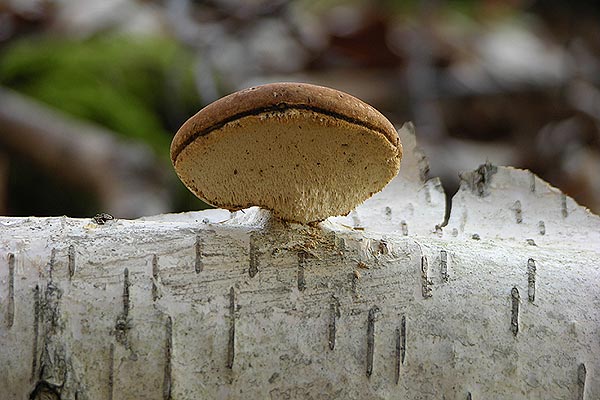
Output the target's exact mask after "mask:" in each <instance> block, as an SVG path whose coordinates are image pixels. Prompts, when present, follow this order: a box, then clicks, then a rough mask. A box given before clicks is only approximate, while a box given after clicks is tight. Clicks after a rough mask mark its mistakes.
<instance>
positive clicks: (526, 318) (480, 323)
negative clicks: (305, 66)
mask: <svg viewBox="0 0 600 400" xmlns="http://www.w3.org/2000/svg"><path fill="white" fill-rule="evenodd" d="M401 134H402V138H403V143H404V144H405V159H404V160H403V163H404V164H403V166H402V168H401V174H400V175H399V176H398V177H397V178H396V179H395V180H394V181H393V182H392V184H391V185H390V186H389V187H388V188H386V189H385V190H384V191H383V192H382V193H380V194H378V195H376V196H375V197H374V198H372V199H370V200H369V201H367V202H366V203H365V204H363V205H362V206H360V207H358V209H357V210H356V211H355V212H353V213H351V214H350V215H349V216H348V217H339V218H331V219H330V220H328V221H326V222H324V223H322V224H320V225H319V226H315V227H307V226H299V225H290V224H285V223H281V222H278V221H275V220H272V219H270V218H269V215H268V213H266V212H264V211H261V210H256V209H251V210H247V211H246V212H245V213H242V212H238V213H235V215H234V216H233V218H232V219H230V214H229V212H227V211H223V210H212V211H206V212H194V213H185V214H179V215H162V216H157V217H154V218H146V219H141V220H115V221H108V222H107V223H106V224H105V225H97V224H96V223H94V222H93V221H92V220H90V219H70V218H65V217H59V218H6V217H5V218H0V307H1V308H0V316H1V317H2V318H0V346H1V347H0V388H2V389H1V390H2V392H1V393H0V397H1V398H3V399H4V398H6V399H28V398H34V399H58V398H60V399H79V400H84V399H209V398H224V399H250V398H256V399H264V398H272V399H291V398H308V399H311V398H312V399H321V398H323V399H325V398H327V399H328V398H344V399H367V398H368V399H534V398H535V399H573V400H582V399H585V400H593V399H598V398H600V376H599V374H600V285H599V283H600V269H599V267H600V266H599V261H598V260H599V256H600V219H599V218H598V217H597V216H595V215H592V214H591V213H589V212H588V211H587V210H585V209H584V208H582V207H580V206H578V205H577V204H576V203H575V202H574V201H573V200H572V199H570V198H569V197H566V196H565V195H563V194H561V193H560V192H559V191H558V190H556V189H554V188H551V187H550V186H549V185H548V184H546V183H545V182H543V181H541V180H540V179H538V178H536V177H534V176H533V175H532V174H530V173H529V172H526V171H519V170H515V169H511V168H504V167H494V166H491V165H486V166H482V167H481V168H480V169H479V170H477V171H474V172H472V173H469V174H465V175H464V176H463V185H462V186H461V188H460V190H459V192H458V193H457V195H456V196H455V197H454V200H453V205H452V210H451V215H450V219H449V222H448V224H447V226H445V227H441V225H442V222H443V217H444V211H445V210H444V209H445V202H444V196H443V190H442V189H441V186H440V184H439V181H437V180H435V179H434V180H426V170H427V168H426V162H425V160H424V158H423V157H422V155H420V153H419V152H418V151H417V150H416V149H415V148H414V146H415V143H414V135H413V134H412V133H411V127H407V129H403V130H402V131H401ZM44 396H45V397H44Z"/></svg>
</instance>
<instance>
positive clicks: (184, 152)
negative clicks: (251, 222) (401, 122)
mask: <svg viewBox="0 0 600 400" xmlns="http://www.w3.org/2000/svg"><path fill="white" fill-rule="evenodd" d="M401 158H402V145H401V143H400V140H399V138H398V134H397V132H396V130H395V129H394V127H393V125H392V124H391V123H390V122H389V121H388V120H387V119H386V118H385V117H384V116H383V115H382V114H381V113H380V112H379V111H377V110H376V109H375V108H373V107H371V106H370V105H368V104H366V103H365V102H363V101H361V100H359V99H357V98H356V97H353V96H351V95H349V94H347V93H343V92H340V91H338V90H335V89H331V88H327V87H323V86H316V85H311V84H306V83H272V84H267V85H262V86H257V87H252V88H249V89H245V90H242V91H239V92H236V93H233V94H230V95H228V96H225V97H223V98H221V99H219V100H217V101H215V102H214V103H212V104H210V105H208V106H206V107H205V108H203V109H202V110H200V111H199V112H198V113H197V114H195V115H194V116H192V117H191V118H190V119H189V120H187V121H186V122H185V123H184V124H183V125H182V127H181V128H180V129H179V131H178V132H177V133H176V135H175V137H174V138H173V141H172V143H171V160H172V162H173V165H174V167H175V171H176V173H177V175H178V176H179V178H180V179H181V181H182V182H183V183H184V184H185V185H186V187H187V188H188V189H189V190H190V191H191V192H192V193H194V194H195V195H196V196H197V197H199V198H200V199H202V200H204V201H205V202H206V203H208V204H211V205H214V206H216V207H219V208H225V209H229V210H239V209H243V208H247V207H251V206H260V207H262V208H265V209H269V210H271V211H272V212H273V214H274V215H275V216H277V217H279V218H281V219H284V220H287V221H294V222H300V223H309V222H316V221H321V220H324V219H326V218H328V217H330V216H334V215H345V214H347V213H349V212H350V211H351V210H352V209H354V208H355V207H356V206H357V205H359V204H360V203H362V202H363V201H365V200H366V199H367V198H369V197H371V196H372V195H373V194H374V193H376V192H378V191H380V190H381V189H383V187H384V186H385V185H386V184H387V183H388V182H389V181H390V180H391V179H392V178H393V177H394V176H396V174H397V173H398V169H399V167H400V160H401Z"/></svg>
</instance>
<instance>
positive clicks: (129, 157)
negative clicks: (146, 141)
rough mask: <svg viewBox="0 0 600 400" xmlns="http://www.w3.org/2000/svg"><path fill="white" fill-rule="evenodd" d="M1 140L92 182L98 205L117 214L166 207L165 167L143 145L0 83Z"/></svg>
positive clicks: (74, 179)
mask: <svg viewBox="0 0 600 400" xmlns="http://www.w3.org/2000/svg"><path fill="white" fill-rule="evenodd" d="M0 146H1V147H4V148H5V149H6V150H8V151H9V153H11V152H14V153H17V154H20V155H21V156H23V157H24V158H26V159H28V160H30V161H31V162H32V163H35V164H37V165H38V166H40V167H41V168H43V169H45V170H47V171H49V172H50V173H52V174H54V175H56V176H58V177H60V178H61V180H63V181H65V182H68V183H70V184H74V185H77V186H80V187H86V188H90V189H91V190H92V191H93V192H94V193H95V194H96V195H97V197H98V203H99V204H100V205H101V207H102V210H101V211H105V212H109V213H111V214H114V215H115V216H116V217H121V218H134V217H138V216H142V215H153V214H158V213H162V212H166V211H169V200H168V193H167V188H166V184H165V181H166V179H167V172H166V171H168V168H167V166H165V165H163V164H166V163H163V162H162V161H160V160H157V159H156V157H155V156H154V155H153V154H152V153H151V151H150V150H149V149H148V148H146V147H145V145H142V144H136V143H132V142H124V141H122V140H119V139H118V138H117V137H116V134H114V133H113V132H110V131H109V130H106V129H103V128H100V127H98V126H94V125H90V124H88V123H84V122H81V121H77V120H74V119H73V118H71V117H69V116H66V115H64V114H61V113H59V112H58V111H54V110H52V109H50V108H48V107H46V106H45V105H43V104H41V103H38V102H35V101H33V100H31V99H29V98H27V97H24V96H22V95H20V94H18V93H16V92H13V91H9V90H7V89H0ZM0 161H1V160H0ZM0 164H2V163H1V162H0ZM0 169H1V168H0ZM17 173H18V171H17ZM4 175H6V174H4ZM1 176H3V173H2V171H0V177H1ZM4 187H6V185H4ZM1 192H2V189H1V188H0V194H1ZM0 200H1V199H0ZM0 205H1V204H0Z"/></svg>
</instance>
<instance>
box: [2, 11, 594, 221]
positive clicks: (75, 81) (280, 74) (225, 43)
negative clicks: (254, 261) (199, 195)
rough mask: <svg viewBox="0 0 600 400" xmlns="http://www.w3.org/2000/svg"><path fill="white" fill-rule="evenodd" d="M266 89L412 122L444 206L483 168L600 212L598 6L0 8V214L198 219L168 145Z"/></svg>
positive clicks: (194, 201) (396, 121)
mask: <svg viewBox="0 0 600 400" xmlns="http://www.w3.org/2000/svg"><path fill="white" fill-rule="evenodd" d="M273 81H302V82H310V83H315V84H321V85H325V86H331V87H334V88H337V89H340V90H343V91H346V92H348V93H351V94H353V95H355V96H357V97H359V98H361V99H363V100H365V101H367V102H368V103H370V104H372V105H373V106H375V107H376V108H377V109H379V110H380V111H382V112H383V113H384V114H385V115H386V116H387V117H388V118H389V119H390V120H391V121H392V122H393V123H394V124H395V125H396V126H397V127H398V128H399V127H400V126H401V125H402V123H403V122H405V121H409V120H410V121H413V122H414V123H415V125H416V129H417V135H418V140H419V143H420V145H421V146H422V147H423V148H424V150H425V152H426V154H427V155H428V157H429V160H430V168H431V174H430V175H431V176H439V177H441V178H442V181H443V184H444V188H445V190H446V192H447V195H448V196H452V195H453V194H454V193H455V191H456V190H457V187H458V182H459V179H458V173H459V172H460V171H465V170H472V169H475V168H476V167H477V166H478V165H479V164H482V163H484V162H485V161H490V162H492V163H495V164H498V165H512V166H517V167H520V168H528V169H531V170H532V171H534V172H535V173H536V174H538V175H540V176H541V177H542V178H543V179H545V180H547V181H549V182H550V183H551V184H552V185H554V186H557V187H559V188H560V189H561V190H563V191H564V192H566V193H567V194H568V195H570V196H572V197H574V198H575V199H576V200H577V201H578V202H579V203H580V204H583V205H585V206H586V207H588V208H590V209H591V210H593V211H594V212H596V213H600V2H594V1H568V2H567V1H560V0H540V1H533V0H529V1H528V0H503V1H500V0H482V1H469V0H460V1H459V0H457V1H434V0H429V1H427V0H423V1H416V0H415V1H400V0H380V1H366V0H365V1H361V0H347V1H336V0H298V1H284V0H205V1H200V0H102V1H97V0H0V215H13V216H28V215H36V216H46V215H68V216H73V217H86V216H93V215H94V214H96V213H99V212H107V213H111V214H113V215H114V216H115V217H118V218H134V217H138V216H143V215H152V214H157V213H163V212H178V211H185V210H195V209H200V208H204V207H206V205H204V204H203V203H201V202H200V201H199V200H197V199H195V198H193V196H192V195H191V194H188V192H187V190H186V189H185V188H184V187H183V185H182V184H181V183H179V181H178V180H177V178H176V176H175V174H174V173H173V169H172V167H171V165H170V160H169V145H170V141H171V139H172V137H173V135H174V133H175V132H176V131H177V129H178V128H179V126H180V125H181V124H182V123H183V122H184V121H185V120H186V119H187V118H188V117H190V116H191V115H192V114H194V113H195V112H196V111H197V110H199V109H200V108H201V107H203V106H204V105H206V104H208V103H210V102H212V101H214V100H216V99H218V98H219V97H222V96H223V95H225V94H228V93H231V92H232V91H235V90H238V89H241V88H245V87H248V86H252V85H256V84H261V83H267V82H273Z"/></svg>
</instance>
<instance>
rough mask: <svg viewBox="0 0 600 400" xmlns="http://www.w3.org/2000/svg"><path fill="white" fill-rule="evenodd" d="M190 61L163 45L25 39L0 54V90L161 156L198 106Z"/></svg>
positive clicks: (157, 41) (115, 39) (170, 44)
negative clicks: (94, 125) (146, 146)
mask: <svg viewBox="0 0 600 400" xmlns="http://www.w3.org/2000/svg"><path fill="white" fill-rule="evenodd" d="M192 60H193V58H192V55H191V54H190V53H189V52H187V51H185V50H184V49H183V48H182V47H180V45H179V44H177V43H176V42H174V41H172V40H169V39H166V38H156V37H128V36H115V35H106V36H98V37H94V38H91V39H87V40H73V39H65V38H28V39H26V40H21V41H18V42H15V43H13V44H12V45H10V46H9V47H7V48H5V49H4V50H3V51H2V52H1V53H0V84H1V85H4V86H7V87H10V88H12V89H15V90H17V91H20V92H22V93H24V94H27V95H29V96H31V97H33V98H35V99H38V100H41V101H42V102H45V103H47V104H49V105H51V106H53V107H55V108H57V109H60V110H62V111H64V112H66V113H68V114H71V115H74V116H76V117H79V118H82V119H85V120H89V121H92V122H95V123H97V124H99V125H102V126H105V127H107V128H109V129H111V130H113V131H115V132H117V133H119V134H121V135H123V136H125V137H129V138H132V139H139V140H143V141H145V142H147V143H148V144H150V145H151V146H152V148H153V149H154V150H155V151H156V152H157V154H159V155H161V156H163V157H165V156H168V149H169V144H170V141H171V138H172V136H173V131H174V130H176V129H177V126H178V124H179V123H181V122H182V121H181V120H180V119H181V118H185V116H187V115H190V114H191V113H193V112H194V111H196V110H197V109H198V108H199V106H200V104H199V103H200V101H199V98H198V96H197V94H196V93H195V86H194V84H193V75H192V69H193V62H192ZM173 104H175V105H177V107H173V106H172V105H173ZM173 114H177V115H173Z"/></svg>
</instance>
